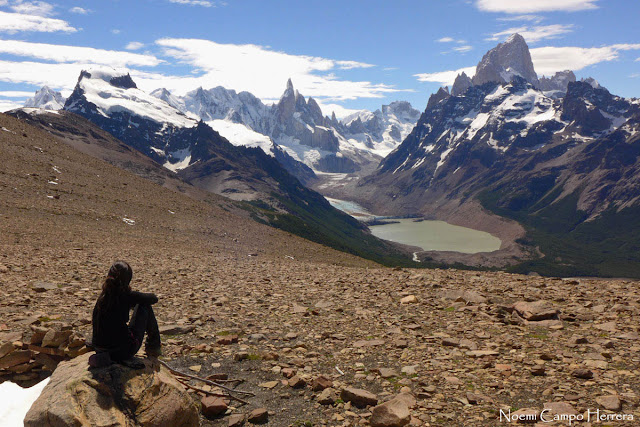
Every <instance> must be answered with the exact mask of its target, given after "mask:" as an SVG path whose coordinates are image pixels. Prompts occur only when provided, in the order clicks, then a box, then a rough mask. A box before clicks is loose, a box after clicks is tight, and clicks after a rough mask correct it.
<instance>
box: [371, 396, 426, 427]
mask: <svg viewBox="0 0 640 427" xmlns="http://www.w3.org/2000/svg"><path fill="white" fill-rule="evenodd" d="M409 397H410V398H411V399H409V398H407V397H406V396H402V395H401V396H397V397H395V398H393V399H391V400H389V401H387V402H385V403H383V404H381V405H378V406H376V407H375V408H373V410H372V411H371V419H370V422H371V426H372V427H402V426H405V425H407V424H409V422H410V421H411V412H409V405H410V401H411V400H412V401H413V402H414V404H415V399H413V397H412V396H410V395H409Z"/></svg>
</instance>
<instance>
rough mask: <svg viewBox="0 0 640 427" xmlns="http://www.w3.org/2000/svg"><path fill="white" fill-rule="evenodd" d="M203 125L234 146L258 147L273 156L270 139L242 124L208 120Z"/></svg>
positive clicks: (272, 146)
mask: <svg viewBox="0 0 640 427" xmlns="http://www.w3.org/2000/svg"><path fill="white" fill-rule="evenodd" d="M205 123H206V124H208V125H209V126H211V128H212V129H214V130H215V131H216V132H218V133H219V134H220V135H222V136H223V137H224V138H226V139H227V140H229V142H230V143H232V144H233V145H235V146H244V147H259V148H261V149H262V151H264V152H265V153H267V154H268V155H270V156H273V155H274V154H273V150H274V143H273V141H272V140H271V138H269V137H268V136H266V135H263V134H261V133H258V132H256V131H254V130H251V129H249V128H248V127H247V126H245V125H243V124H240V123H233V122H230V121H228V120H220V119H218V120H209V121H208V122H205Z"/></svg>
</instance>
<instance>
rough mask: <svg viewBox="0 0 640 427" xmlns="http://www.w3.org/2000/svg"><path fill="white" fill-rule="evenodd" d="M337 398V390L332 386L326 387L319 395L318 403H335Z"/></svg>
mask: <svg viewBox="0 0 640 427" xmlns="http://www.w3.org/2000/svg"><path fill="white" fill-rule="evenodd" d="M336 398H337V392H336V391H335V390H334V389H332V388H326V389H324V390H322V393H320V394H319V395H318V403H319V404H321V405H333V404H334V403H335V401H336Z"/></svg>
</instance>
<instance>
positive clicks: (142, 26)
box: [0, 0, 640, 116]
mask: <svg viewBox="0 0 640 427" xmlns="http://www.w3.org/2000/svg"><path fill="white" fill-rule="evenodd" d="M638 16H640V2H637V1H635V0H607V1H605V0H536V1H533V0H449V1H440V0H415V1H409V0H398V1H394V2H389V1H382V0H380V1H378V0H362V1H360V0H341V1H333V0H323V1H299V0H298V1H284V0H282V1H279V0H272V1H264V0H225V1H218V0H135V1H124V0H105V1H100V2H98V1H81V0H70V1H51V2H45V1H26V0H0V109H3V110H5V109H8V108H10V107H15V106H18V105H21V104H22V103H23V102H24V100H25V99H26V97H28V96H30V94H31V93H32V92H33V91H35V90H36V89H38V88H39V87H40V86H42V85H43V84H47V85H49V86H51V87H53V88H56V89H58V90H62V91H63V94H65V95H68V93H69V92H70V90H72V89H73V86H74V84H75V82H76V80H77V76H78V74H79V72H80V70H81V69H83V68H88V67H91V66H95V65H98V66H104V65H108V66H113V67H115V68H126V69H128V70H130V71H131V74H132V76H133V77H134V80H136V82H137V83H138V86H139V87H141V88H142V89H144V90H149V91H150V90H153V89H155V88H158V87H167V88H168V89H170V90H172V91H174V92H176V93H179V94H182V93H184V92H186V91H188V90H192V89H195V88H197V87H198V86H203V87H205V88H209V87H214V86H218V85H220V86H225V87H227V88H232V89H236V90H238V91H241V90H248V91H250V92H252V93H254V94H255V95H256V96H258V97H260V98H262V99H263V100H265V101H266V102H270V101H274V100H277V99H278V97H279V96H280V94H281V93H282V92H283V91H284V88H285V85H286V80H287V78H288V77H291V78H292V80H293V83H294V86H295V87H296V88H297V89H299V90H300V92H301V93H302V94H303V95H305V96H313V97H314V98H316V99H318V100H319V102H320V103H321V105H322V107H323V110H324V112H325V114H330V112H331V111H333V110H335V111H336V112H337V113H338V115H339V116H341V115H344V114H346V113H348V112H349V110H353V109H370V110H373V109H376V108H379V107H380V105H382V104H386V103H389V102H391V101H394V100H408V101H410V102H411V103H412V104H413V105H414V107H416V108H418V109H420V110H422V109H424V107H425V105H426V102H427V99H428V97H429V95H430V94H431V93H433V92H434V91H436V90H437V88H438V87H439V86H440V85H444V84H450V82H451V81H452V80H453V78H454V77H455V75H456V73H457V72H459V71H460V70H463V69H467V71H468V72H469V71H471V72H472V71H473V67H474V66H475V65H476V63H477V62H478V61H479V60H480V59H481V57H482V55H483V54H484V53H485V52H486V51H487V50H488V49H490V48H492V47H493V46H495V45H496V44H498V43H499V42H501V41H503V40H504V39H506V38H507V37H508V36H509V34H511V33H512V32H515V31H517V32H519V33H520V34H522V35H523V36H524V37H525V39H526V40H527V41H528V44H529V47H530V48H531V51H532V57H533V60H534V66H535V67H536V71H537V72H538V74H539V75H542V74H546V75H549V74H552V73H553V72H554V71H559V70H563V69H573V70H575V72H576V75H577V76H578V78H581V77H588V76H592V77H594V78H596V79H597V80H598V81H599V82H600V83H601V84H603V85H604V86H605V87H607V88H608V89H609V90H610V91H611V92H612V93H614V94H618V95H622V96H625V97H640V30H639V29H638V26H637V19H638Z"/></svg>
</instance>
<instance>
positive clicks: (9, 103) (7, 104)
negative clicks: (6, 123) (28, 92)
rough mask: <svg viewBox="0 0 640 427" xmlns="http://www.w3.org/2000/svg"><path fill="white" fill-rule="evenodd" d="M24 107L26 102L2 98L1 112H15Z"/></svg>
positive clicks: (0, 100)
mask: <svg viewBox="0 0 640 427" xmlns="http://www.w3.org/2000/svg"><path fill="white" fill-rule="evenodd" d="M23 105H24V101H15V100H13V99H1V98H0V112H2V113H4V112H5V111H9V110H14V109H16V108H20V107H22V106H23Z"/></svg>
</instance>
